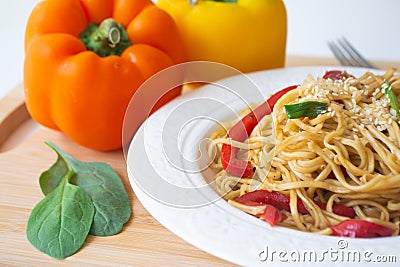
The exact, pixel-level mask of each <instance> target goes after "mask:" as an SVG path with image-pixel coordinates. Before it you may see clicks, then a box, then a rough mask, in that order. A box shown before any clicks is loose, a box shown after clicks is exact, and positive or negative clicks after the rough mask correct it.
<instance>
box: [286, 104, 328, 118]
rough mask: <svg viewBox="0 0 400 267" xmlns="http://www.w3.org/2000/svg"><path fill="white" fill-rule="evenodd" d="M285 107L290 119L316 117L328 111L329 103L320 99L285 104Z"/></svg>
mask: <svg viewBox="0 0 400 267" xmlns="http://www.w3.org/2000/svg"><path fill="white" fill-rule="evenodd" d="M284 108H285V112H286V115H287V116H288V117H289V119H297V118H304V117H316V116H318V115H320V114H324V113H326V112H328V104H327V103H322V102H318V101H306V102H301V103H296V104H289V105H284Z"/></svg>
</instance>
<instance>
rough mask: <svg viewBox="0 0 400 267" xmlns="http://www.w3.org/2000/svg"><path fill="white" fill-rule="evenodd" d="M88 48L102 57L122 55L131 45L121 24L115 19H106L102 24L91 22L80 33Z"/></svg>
mask: <svg viewBox="0 0 400 267" xmlns="http://www.w3.org/2000/svg"><path fill="white" fill-rule="evenodd" d="M80 39H81V41H82V42H83V43H84V44H85V46H86V48H87V49H88V50H90V51H93V52H95V53H96V54H98V55H99V56H101V57H106V56H111V55H118V56H119V55H121V54H122V52H123V51H124V50H125V49H126V48H127V47H129V46H130V45H131V43H130V41H129V39H128V36H127V34H126V32H125V30H124V28H123V27H122V25H121V24H118V23H117V22H116V21H115V20H114V19H112V18H108V19H105V20H104V21H103V22H102V23H101V24H100V25H97V24H94V23H91V24H89V26H88V27H87V28H86V30H85V31H84V32H83V33H82V34H81V35H80Z"/></svg>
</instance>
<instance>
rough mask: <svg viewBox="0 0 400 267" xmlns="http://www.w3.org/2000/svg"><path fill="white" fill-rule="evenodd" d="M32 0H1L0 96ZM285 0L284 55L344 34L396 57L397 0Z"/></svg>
mask: <svg viewBox="0 0 400 267" xmlns="http://www.w3.org/2000/svg"><path fill="white" fill-rule="evenodd" d="M60 1H63V0H60ZM253 1H263V0H253ZM265 1H267V0H265ZM37 2H39V0H11V1H6V0H2V1H1V9H0V38H1V41H0V97H2V96H4V95H5V94H6V93H7V92H8V91H9V90H11V89H12V88H14V87H15V86H16V85H18V84H19V83H21V82H22V77H23V76H22V70H23V59H24V48H23V40H24V30H25V24H26V21H27V19H28V16H29V14H30V12H31V10H32V9H33V7H34V6H35V4H36V3H37ZM284 2H285V5H286V9H287V13H288V40H287V54H288V55H306V56H325V57H332V54H331V52H330V51H329V49H328V47H327V45H326V43H327V41H329V40H333V39H336V38H339V37H342V36H346V37H347V38H348V39H349V40H350V41H351V42H352V43H353V44H354V45H355V46H356V47H357V48H359V50H360V51H361V52H362V53H363V54H364V55H365V56H366V57H368V58H370V59H372V60H387V61H400V19H399V11H400V1H399V0H362V1H360V0H284Z"/></svg>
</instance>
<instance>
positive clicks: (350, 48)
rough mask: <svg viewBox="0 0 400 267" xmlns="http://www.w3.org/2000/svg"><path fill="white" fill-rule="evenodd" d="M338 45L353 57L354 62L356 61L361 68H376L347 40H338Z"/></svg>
mask: <svg viewBox="0 0 400 267" xmlns="http://www.w3.org/2000/svg"><path fill="white" fill-rule="evenodd" d="M338 43H339V44H340V45H341V46H342V47H343V49H344V50H345V51H346V52H347V54H348V55H349V57H351V58H352V60H354V61H355V62H356V63H357V65H359V66H360V67H367V68H376V67H375V66H374V65H373V64H372V63H371V62H369V61H368V60H366V59H365V58H364V57H363V56H362V55H361V54H360V52H359V51H358V50H357V49H355V48H354V46H353V45H352V44H350V42H349V41H348V40H347V39H346V38H344V37H342V38H341V39H339V40H338Z"/></svg>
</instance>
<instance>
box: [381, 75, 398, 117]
mask: <svg viewBox="0 0 400 267" xmlns="http://www.w3.org/2000/svg"><path fill="white" fill-rule="evenodd" d="M382 89H383V92H384V93H385V95H386V96H387V98H388V99H389V105H390V106H391V107H392V109H393V110H394V112H395V113H396V118H397V120H399V121H400V104H399V100H398V99H397V96H396V95H395V94H394V92H393V90H392V86H390V83H389V82H388V81H386V80H385V81H384V82H383V83H382Z"/></svg>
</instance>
